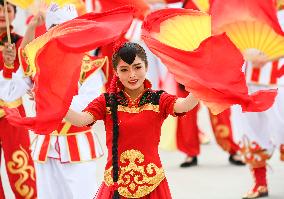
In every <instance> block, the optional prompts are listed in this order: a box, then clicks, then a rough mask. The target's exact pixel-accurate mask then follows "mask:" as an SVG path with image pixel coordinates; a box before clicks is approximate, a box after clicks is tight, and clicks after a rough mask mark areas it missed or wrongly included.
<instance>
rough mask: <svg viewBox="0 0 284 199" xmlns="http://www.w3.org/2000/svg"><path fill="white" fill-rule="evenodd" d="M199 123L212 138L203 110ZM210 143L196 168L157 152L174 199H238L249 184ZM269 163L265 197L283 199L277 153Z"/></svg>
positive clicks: (245, 173) (282, 166) (243, 170)
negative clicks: (183, 164) (268, 189)
mask: <svg viewBox="0 0 284 199" xmlns="http://www.w3.org/2000/svg"><path fill="white" fill-rule="evenodd" d="M199 124H200V126H201V128H202V129H203V130H204V131H205V132H209V134H210V135H212V134H211V132H210V131H211V129H210V126H209V125H208V118H207V114H206V111H205V109H202V111H201V112H200V119H199ZM95 129H96V130H97V131H98V135H99V137H100V138H101V141H102V143H104V140H105V139H104V127H103V125H102V123H98V124H97V126H95ZM211 140H212V141H211V143H210V144H209V145H204V146H202V149H201V150H202V152H201V155H200V157H199V166H198V167H194V168H190V169H180V168H179V167H178V165H179V164H180V163H181V162H182V161H183V159H184V155H183V154H182V153H180V152H165V151H161V153H160V155H161V159H162V161H163V165H164V168H165V170H166V175H167V178H168V181H169V185H170V188H171V192H172V196H173V198H174V199H240V198H241V196H242V194H243V193H245V192H246V191H247V190H248V188H249V187H250V185H251V184H252V179H251V177H250V173H249V170H248V168H247V167H235V166H231V165H230V164H229V163H228V155H227V154H226V153H224V152H223V151H222V150H221V149H220V148H219V147H218V146H217V145H216V143H215V141H214V139H211ZM105 161H106V156H105V157H103V158H101V159H100V160H98V180H99V181H101V180H102V175H103V168H104V165H105ZM269 164H270V166H271V168H270V169H269V170H268V179H269V183H270V197H269V198H270V199H284V163H283V162H280V161H279V153H278V152H276V153H275V154H274V157H273V158H272V160H271V161H270V162H269ZM2 168H3V167H2ZM2 175H3V178H2V180H3V183H4V188H5V192H6V193H7V199H13V198H14V197H13V194H12V193H11V190H10V187H9V186H8V183H7V182H8V181H7V177H6V175H5V171H4V170H3V169H2ZM82 199H84V198H82Z"/></svg>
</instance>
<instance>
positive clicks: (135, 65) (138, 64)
mask: <svg viewBox="0 0 284 199" xmlns="http://www.w3.org/2000/svg"><path fill="white" fill-rule="evenodd" d="M138 65H141V63H137V64H133V66H138Z"/></svg>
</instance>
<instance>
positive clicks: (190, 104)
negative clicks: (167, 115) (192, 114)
mask: <svg viewBox="0 0 284 199" xmlns="http://www.w3.org/2000/svg"><path fill="white" fill-rule="evenodd" d="M198 102H199V100H198V99H196V98H195V97H194V96H193V95H192V94H191V93H189V94H188V96H187V97H186V98H178V99H177V101H176V103H175V105H174V112H175V113H185V112H188V111H190V110H191V109H193V108H194V107H195V106H196V105H197V104H198Z"/></svg>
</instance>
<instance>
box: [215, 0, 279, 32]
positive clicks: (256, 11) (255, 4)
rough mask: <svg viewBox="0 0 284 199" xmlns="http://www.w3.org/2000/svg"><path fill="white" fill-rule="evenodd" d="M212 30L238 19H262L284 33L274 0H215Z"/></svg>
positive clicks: (275, 29) (276, 30)
mask: <svg viewBox="0 0 284 199" xmlns="http://www.w3.org/2000/svg"><path fill="white" fill-rule="evenodd" d="M210 13H211V15H212V26H213V27H212V30H213V32H214V30H218V29H219V28H221V27H222V26H224V25H226V24H230V23H233V22H235V21H236V20H237V21H242V20H243V21H261V22H263V23H265V24H268V25H269V26H270V27H272V28H273V30H274V31H275V32H277V33H278V34H280V35H284V33H283V31H282V29H281V26H280V25H279V23H278V19H277V15H276V7H275V3H274V0H265V1H263V0H261V1H256V0H226V3H224V0H214V1H212V2H211V8H210Z"/></svg>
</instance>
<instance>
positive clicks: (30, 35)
mask: <svg viewBox="0 0 284 199" xmlns="http://www.w3.org/2000/svg"><path fill="white" fill-rule="evenodd" d="M44 20H45V19H44V14H43V13H42V12H39V13H38V14H37V15H36V16H35V17H34V18H33V19H32V21H31V22H30V23H29V25H28V28H27V30H26V33H25V36H24V38H23V41H22V43H21V46H20V47H21V48H24V47H25V46H26V45H27V44H29V43H30V42H31V41H32V40H34V39H35V31H36V28H37V27H38V26H40V25H42V24H44Z"/></svg>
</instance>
